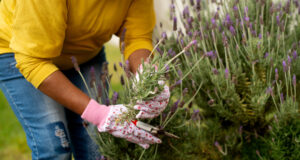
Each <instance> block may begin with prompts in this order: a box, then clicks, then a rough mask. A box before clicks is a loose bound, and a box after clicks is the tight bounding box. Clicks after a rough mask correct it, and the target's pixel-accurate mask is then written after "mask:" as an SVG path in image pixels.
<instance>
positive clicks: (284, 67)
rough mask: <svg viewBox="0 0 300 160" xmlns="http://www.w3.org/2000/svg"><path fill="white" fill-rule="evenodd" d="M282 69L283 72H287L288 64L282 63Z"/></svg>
mask: <svg viewBox="0 0 300 160" xmlns="http://www.w3.org/2000/svg"><path fill="white" fill-rule="evenodd" d="M282 67H283V72H286V71H287V66H286V62H285V61H282Z"/></svg>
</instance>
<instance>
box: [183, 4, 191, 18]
mask: <svg viewBox="0 0 300 160" xmlns="http://www.w3.org/2000/svg"><path fill="white" fill-rule="evenodd" d="M182 15H183V18H184V19H186V18H188V17H189V16H190V10H189V7H188V6H186V7H185V8H184V9H183V13H182Z"/></svg>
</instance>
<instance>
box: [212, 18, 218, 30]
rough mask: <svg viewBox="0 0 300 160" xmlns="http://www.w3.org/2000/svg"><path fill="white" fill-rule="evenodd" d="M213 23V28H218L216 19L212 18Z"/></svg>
mask: <svg viewBox="0 0 300 160" xmlns="http://www.w3.org/2000/svg"><path fill="white" fill-rule="evenodd" d="M211 23H212V27H213V28H216V26H217V24H216V20H215V18H212V19H211Z"/></svg>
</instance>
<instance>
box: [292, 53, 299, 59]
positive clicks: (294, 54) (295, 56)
mask: <svg viewBox="0 0 300 160" xmlns="http://www.w3.org/2000/svg"><path fill="white" fill-rule="evenodd" d="M297 57H298V54H297V51H294V52H293V59H294V60H296V59H297Z"/></svg>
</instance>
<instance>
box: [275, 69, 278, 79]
mask: <svg viewBox="0 0 300 160" xmlns="http://www.w3.org/2000/svg"><path fill="white" fill-rule="evenodd" d="M278 78H279V75H278V69H277V68H275V80H276V81H277V80H278Z"/></svg>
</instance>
